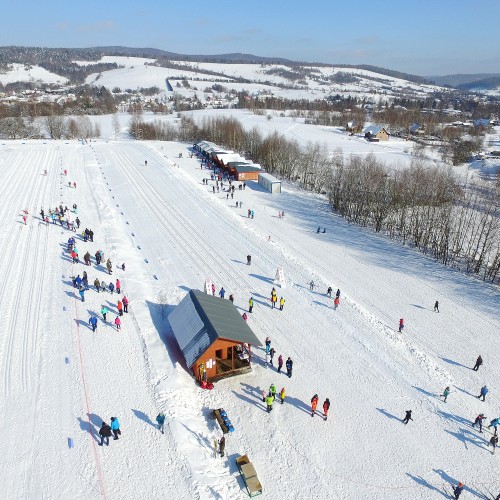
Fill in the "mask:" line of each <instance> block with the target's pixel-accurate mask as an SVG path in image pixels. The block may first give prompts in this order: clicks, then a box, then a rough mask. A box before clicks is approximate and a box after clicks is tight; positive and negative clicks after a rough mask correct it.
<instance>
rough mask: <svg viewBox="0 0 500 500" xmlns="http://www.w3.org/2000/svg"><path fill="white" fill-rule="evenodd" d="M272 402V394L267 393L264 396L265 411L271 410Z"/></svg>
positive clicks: (269, 411)
mask: <svg viewBox="0 0 500 500" xmlns="http://www.w3.org/2000/svg"><path fill="white" fill-rule="evenodd" d="M273 403H274V396H271V394H268V395H267V396H266V405H267V413H271V410H272V409H273Z"/></svg>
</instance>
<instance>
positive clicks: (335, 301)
mask: <svg viewBox="0 0 500 500" xmlns="http://www.w3.org/2000/svg"><path fill="white" fill-rule="evenodd" d="M339 304H340V298H339V297H335V298H334V299H333V309H337V307H339Z"/></svg>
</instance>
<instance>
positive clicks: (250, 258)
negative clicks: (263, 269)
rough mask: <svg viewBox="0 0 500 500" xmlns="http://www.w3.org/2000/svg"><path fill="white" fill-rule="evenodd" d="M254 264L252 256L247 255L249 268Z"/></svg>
mask: <svg viewBox="0 0 500 500" xmlns="http://www.w3.org/2000/svg"><path fill="white" fill-rule="evenodd" d="M251 263H252V256H251V255H247V266H249V265H250V264H251Z"/></svg>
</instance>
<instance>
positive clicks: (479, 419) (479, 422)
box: [472, 413, 486, 434]
mask: <svg viewBox="0 0 500 500" xmlns="http://www.w3.org/2000/svg"><path fill="white" fill-rule="evenodd" d="M483 420H486V417H485V416H484V414H483V413H480V414H479V415H478V416H477V417H476V420H474V423H473V424H472V427H476V425H479V432H480V433H481V434H482V433H483Z"/></svg>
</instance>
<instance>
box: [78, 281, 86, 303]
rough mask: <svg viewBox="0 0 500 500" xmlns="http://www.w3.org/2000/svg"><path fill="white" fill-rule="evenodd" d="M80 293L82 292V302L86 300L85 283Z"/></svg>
mask: <svg viewBox="0 0 500 500" xmlns="http://www.w3.org/2000/svg"><path fill="white" fill-rule="evenodd" d="M78 293H79V294H80V297H81V299H82V302H85V287H84V286H83V285H82V288H80V290H79V292H78Z"/></svg>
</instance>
